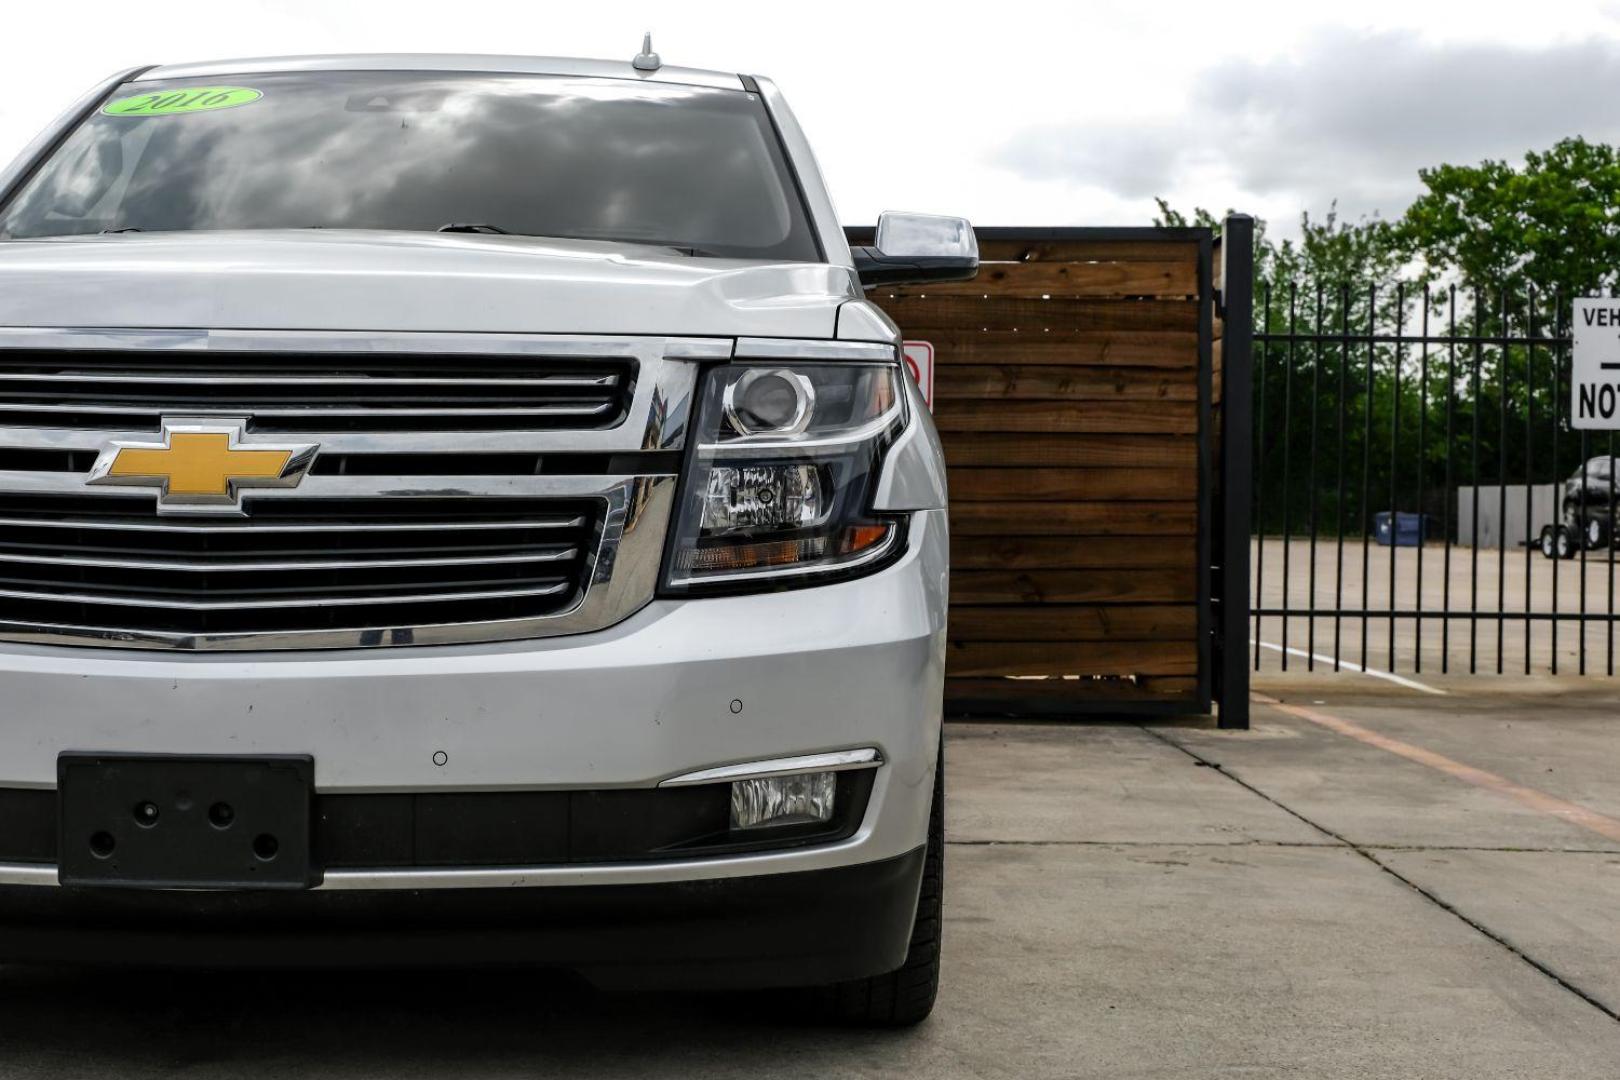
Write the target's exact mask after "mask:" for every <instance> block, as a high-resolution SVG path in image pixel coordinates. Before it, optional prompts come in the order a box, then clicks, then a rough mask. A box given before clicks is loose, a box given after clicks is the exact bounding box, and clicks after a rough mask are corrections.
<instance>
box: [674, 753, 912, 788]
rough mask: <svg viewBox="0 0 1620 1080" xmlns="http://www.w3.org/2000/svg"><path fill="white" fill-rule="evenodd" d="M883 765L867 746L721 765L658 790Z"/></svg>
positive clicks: (684, 774)
mask: <svg viewBox="0 0 1620 1080" xmlns="http://www.w3.org/2000/svg"><path fill="white" fill-rule="evenodd" d="M882 764H883V755H882V754H880V753H879V752H878V751H877V750H876V749H875V748H873V747H870V746H867V747H863V748H861V749H859V750H837V751H834V752H833V753H830V754H804V755H801V756H799V757H785V758H771V759H769V760H767V761H743V762H739V763H737V764H735V765H720V766H717V767H715V768H713V769H700V770H698V771H697V772H689V773H682V774H681V775H679V776H672V777H670V778H669V779H668V780H663V781H660V782H659V784H658V786H659V787H661V788H666V787H690V786H692V785H694V784H721V783H726V782H727V781H733V780H759V779H762V778H763V777H767V776H792V775H794V774H796V773H817V772H844V771H846V770H848V769H875V768H877V767H878V766H879V765H882Z"/></svg>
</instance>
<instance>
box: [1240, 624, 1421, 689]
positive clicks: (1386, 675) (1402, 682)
mask: <svg viewBox="0 0 1620 1080" xmlns="http://www.w3.org/2000/svg"><path fill="white" fill-rule="evenodd" d="M1249 642H1250V644H1253V643H1254V639H1253V638H1250V639H1249ZM1260 647H1261V648H1262V649H1270V650H1272V651H1273V652H1285V653H1287V654H1288V655H1289V656H1298V657H1301V658H1303V659H1306V660H1311V659H1314V660H1315V661H1316V662H1317V663H1318V664H1328V665H1331V664H1332V663H1333V657H1331V656H1323V655H1322V654H1321V653H1308V652H1306V651H1305V650H1304V649H1285V648H1283V647H1282V646H1281V645H1273V644H1272V643H1271V642H1269V641H1262V642H1260ZM1339 666H1340V667H1342V668H1348V669H1349V670H1351V671H1356V672H1360V673H1361V674H1362V675H1371V676H1372V677H1373V678H1375V679H1387V680H1388V681H1390V682H1392V683H1394V684H1395V685H1397V686H1404V687H1406V688H1407V689H1408V690H1421V691H1423V692H1424V693H1425V694H1439V695H1441V696H1442V697H1443V696H1445V693H1446V692H1445V691H1444V690H1438V689H1436V688H1435V687H1432V686H1428V685H1425V684H1424V683H1420V682H1418V681H1417V680H1416V679H1408V678H1406V677H1404V676H1401V675H1395V674H1392V673H1390V672H1388V671H1373V670H1371V669H1369V668H1364V667H1362V666H1361V665H1360V664H1357V663H1353V662H1352V661H1349V660H1340V661H1339Z"/></svg>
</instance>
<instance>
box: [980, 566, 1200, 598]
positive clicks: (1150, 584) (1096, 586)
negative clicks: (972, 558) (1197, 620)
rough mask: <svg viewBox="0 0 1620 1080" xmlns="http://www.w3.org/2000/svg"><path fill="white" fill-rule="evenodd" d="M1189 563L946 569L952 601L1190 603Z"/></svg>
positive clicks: (1193, 588)
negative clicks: (1093, 567)
mask: <svg viewBox="0 0 1620 1080" xmlns="http://www.w3.org/2000/svg"><path fill="white" fill-rule="evenodd" d="M1197 588H1198V581H1197V574H1196V573H1195V572H1194V569H1193V568H1192V567H1190V566H1189V567H1186V568H1181V567H1172V568H1169V569H1163V570H1114V569H1108V570H963V571H961V572H960V573H954V572H953V573H952V574H951V603H952V604H953V605H956V604H1009V603H1023V604H1177V603H1181V604H1190V603H1192V602H1193V598H1194V594H1195V593H1196V592H1197Z"/></svg>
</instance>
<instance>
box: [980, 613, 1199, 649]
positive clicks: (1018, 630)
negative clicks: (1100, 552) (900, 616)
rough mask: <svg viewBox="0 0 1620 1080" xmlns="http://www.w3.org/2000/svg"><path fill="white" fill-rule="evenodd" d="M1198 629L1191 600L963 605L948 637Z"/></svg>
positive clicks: (1138, 636)
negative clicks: (1115, 604)
mask: <svg viewBox="0 0 1620 1080" xmlns="http://www.w3.org/2000/svg"><path fill="white" fill-rule="evenodd" d="M1197 633H1198V609H1197V608H1196V607H1195V606H1193V605H1191V604H1181V605H1151V606H1149V605H1143V606H1140V607H1113V606H1108V607H1065V606H1060V605H1052V604H1048V605H1042V606H1039V607H1031V606H1028V605H1016V604H1015V605H1010V606H997V607H962V608H958V609H957V610H956V611H954V612H952V613H951V624H950V637H951V640H952V641H1108V640H1111V639H1112V640H1118V641H1154V640H1158V639H1161V638H1163V639H1166V640H1170V639H1181V640H1186V639H1190V638H1193V637H1195V636H1196V635H1197Z"/></svg>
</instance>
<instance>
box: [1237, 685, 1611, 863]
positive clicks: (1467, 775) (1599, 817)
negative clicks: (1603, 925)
mask: <svg viewBox="0 0 1620 1080" xmlns="http://www.w3.org/2000/svg"><path fill="white" fill-rule="evenodd" d="M1251 696H1252V698H1253V699H1254V700H1255V701H1256V702H1259V703H1260V704H1262V705H1269V706H1271V707H1272V708H1274V709H1277V710H1278V711H1280V712H1285V713H1287V714H1288V715H1290V716H1295V717H1298V718H1299V719H1301V720H1307V721H1309V722H1310V723H1313V724H1316V725H1317V726H1319V727H1324V728H1327V729H1328V730H1329V731H1335V732H1338V733H1339V734H1340V735H1345V736H1348V737H1349V738H1352V739H1356V740H1357V741H1359V742H1364V743H1366V744H1367V745H1368V746H1376V747H1378V748H1379V749H1380V750H1387V751H1389V752H1390V753H1392V754H1398V755H1400V756H1401V757H1404V758H1406V759H1407V760H1408V761H1415V762H1417V763H1418V764H1420V765H1427V766H1428V767H1429V768H1431V769H1434V770H1436V771H1438V772H1442V773H1445V774H1446V775H1447V776H1451V777H1453V778H1455V779H1458V780H1461V781H1463V782H1464V783H1467V784H1473V785H1474V786H1475V787H1479V788H1484V789H1485V790H1487V791H1494V792H1495V793H1496V794H1498V795H1502V796H1505V797H1506V798H1509V799H1512V800H1514V801H1515V802H1517V803H1519V804H1520V805H1521V806H1525V807H1528V808H1529V809H1531V810H1534V811H1536V812H1537V813H1540V814H1546V815H1547V816H1549V817H1554V818H1557V819H1559V820H1561V821H1567V822H1569V823H1570V824H1571V825H1576V826H1579V827H1580V828H1583V829H1586V830H1588V831H1589V832H1594V833H1597V834H1598V835H1599V836H1602V837H1604V838H1605V839H1608V840H1614V841H1620V820H1616V819H1615V818H1612V817H1609V816H1607V815H1606V814H1600V813H1598V812H1597V811H1596V810H1593V809H1591V808H1589V807H1585V806H1582V805H1580V804H1579V803H1573V802H1570V801H1568V800H1567V799H1560V798H1558V797H1557V796H1554V795H1548V794H1547V793H1546V792H1544V791H1538V790H1536V789H1535V788H1532V787H1526V786H1524V785H1523V784H1519V783H1515V782H1514V781H1512V780H1509V779H1508V778H1507V777H1505V776H1498V775H1497V774H1496V773H1493V772H1487V771H1486V770H1484V769H1477V768H1475V767H1474V766H1472V765H1464V764H1463V763H1462V762H1460V761H1454V760H1453V759H1451V758H1448V757H1446V756H1445V755H1444V754H1437V753H1435V752H1434V751H1433V750H1428V749H1425V748H1423V747H1421V746H1416V745H1414V744H1412V743H1409V742H1404V741H1402V740H1400V739H1393V738H1390V737H1389V736H1388V735H1381V734H1379V733H1378V732H1376V731H1373V730H1372V729H1370V728H1365V727H1362V726H1361V725H1360V724H1357V723H1355V722H1354V721H1351V720H1345V719H1342V718H1340V717H1337V716H1332V715H1330V714H1328V713H1325V712H1322V711H1321V710H1319V709H1312V708H1307V707H1306V706H1304V705H1290V704H1288V703H1286V702H1282V701H1278V700H1277V699H1276V698H1271V697H1267V696H1266V695H1265V694H1258V693H1257V694H1253V695H1251Z"/></svg>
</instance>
